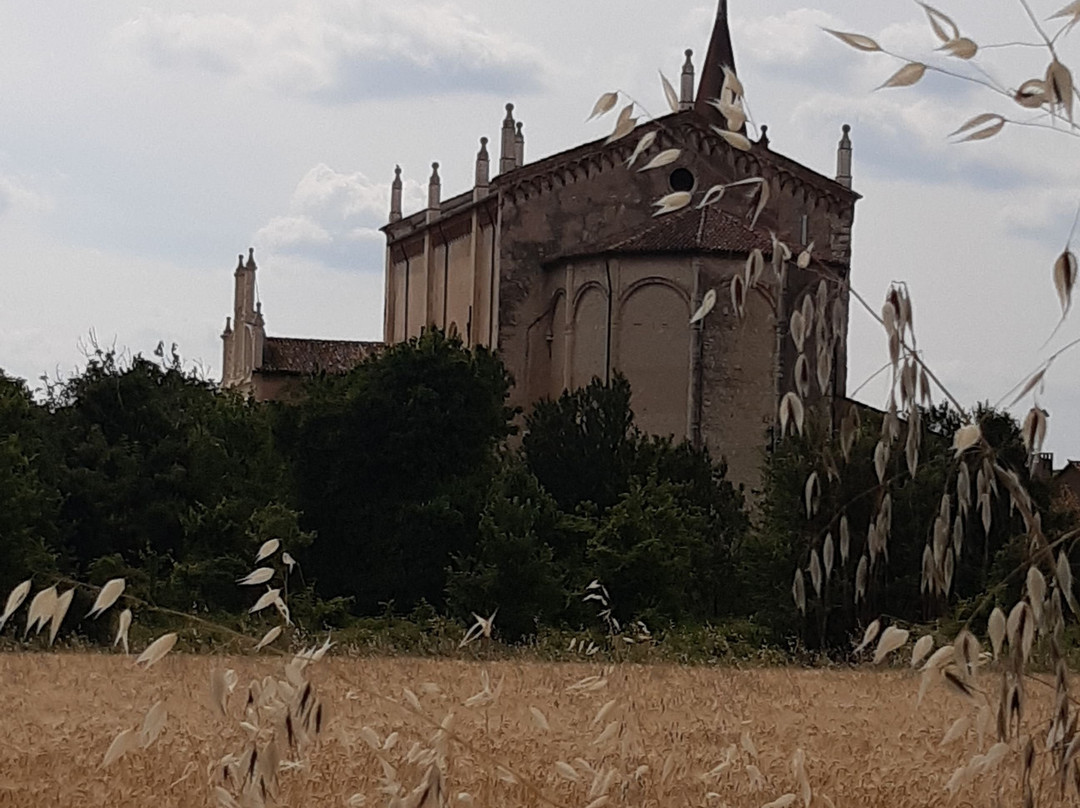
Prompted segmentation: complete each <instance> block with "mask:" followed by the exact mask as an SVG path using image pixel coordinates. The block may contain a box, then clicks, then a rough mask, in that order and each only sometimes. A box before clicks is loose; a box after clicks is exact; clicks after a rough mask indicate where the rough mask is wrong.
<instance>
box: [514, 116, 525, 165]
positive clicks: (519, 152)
mask: <svg viewBox="0 0 1080 808" xmlns="http://www.w3.org/2000/svg"><path fill="white" fill-rule="evenodd" d="M524 125H525V124H523V123H522V122H521V121H518V125H517V132H516V133H515V134H514V166H515V167H520V166H523V165H525V133H524V132H522V131H521V128H522V127H523V126H524Z"/></svg>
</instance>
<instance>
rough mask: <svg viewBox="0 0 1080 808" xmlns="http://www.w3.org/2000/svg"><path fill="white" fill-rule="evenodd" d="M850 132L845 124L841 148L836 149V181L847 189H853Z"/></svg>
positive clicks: (849, 128)
mask: <svg viewBox="0 0 1080 808" xmlns="http://www.w3.org/2000/svg"><path fill="white" fill-rule="evenodd" d="M850 132H851V127H850V126H848V125H847V124H846V123H845V124H844V126H843V136H842V137H841V138H840V146H839V147H838V148H837V149H836V181H837V182H838V183H840V184H841V185H843V186H844V187H845V188H850V187H851V138H850V137H848V133H850Z"/></svg>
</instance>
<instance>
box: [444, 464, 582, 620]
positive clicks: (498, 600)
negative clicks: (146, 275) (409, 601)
mask: <svg viewBox="0 0 1080 808" xmlns="http://www.w3.org/2000/svg"><path fill="white" fill-rule="evenodd" d="M572 530H573V526H572V524H571V520H568V519H567V517H566V516H565V515H564V514H563V513H562V512H561V511H560V510H559V507H558V505H557V504H556V502H555V500H554V499H553V498H552V497H551V495H550V494H548V493H547V492H546V491H544V489H543V488H541V486H540V483H539V482H538V481H537V479H536V477H535V476H533V475H532V474H531V473H530V472H529V470H528V469H527V468H526V467H525V465H524V464H523V463H522V462H521V461H520V459H518V458H516V457H514V456H513V455H508V456H507V457H506V458H505V460H504V462H503V464H502V466H501V468H500V469H499V472H498V473H497V474H496V476H495V478H494V480H493V481H492V484H491V488H490V490H489V492H488V495H487V499H486V502H485V503H484V508H483V511H482V512H481V514H480V532H479V538H478V540H477V542H476V545H475V547H474V548H473V550H472V552H471V553H470V554H468V555H458V556H455V557H454V558H453V564H452V568H451V570H450V572H449V575H448V579H447V604H448V606H449V608H450V609H451V611H452V612H453V613H455V614H456V616H458V617H460V618H462V619H466V620H467V619H468V618H469V615H470V614H471V613H473V612H482V613H483V614H484V615H488V614H491V613H492V612H494V611H496V610H498V616H499V619H498V624H497V625H498V629H499V634H500V636H502V637H504V638H506V639H509V640H511V641H515V640H519V639H521V638H522V637H526V636H529V635H531V634H534V633H535V632H536V629H537V628H538V627H539V626H543V625H553V624H555V623H557V622H558V621H559V619H560V618H562V617H563V616H564V615H565V612H566V608H567V604H568V601H569V599H570V597H571V595H570V592H569V591H568V589H567V569H566V568H565V566H564V565H563V564H561V563H560V562H559V560H558V559H557V558H556V554H555V551H554V549H553V547H556V546H560V545H564V544H565V543H566V542H565V539H564V538H563V534H565V533H566V532H567V531H572Z"/></svg>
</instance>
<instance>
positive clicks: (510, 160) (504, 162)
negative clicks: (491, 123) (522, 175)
mask: <svg viewBox="0 0 1080 808" xmlns="http://www.w3.org/2000/svg"><path fill="white" fill-rule="evenodd" d="M515 136H516V132H515V127H514V105H513V104H507V105H506V117H505V118H503V125H502V143H501V144H500V146H501V149H500V151H499V173H500V174H505V173H506V172H508V171H513V170H514V168H515V166H516V162H517V161H516V159H515V154H516V152H517V145H516V144H515V142H514V139H515Z"/></svg>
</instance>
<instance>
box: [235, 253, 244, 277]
mask: <svg viewBox="0 0 1080 808" xmlns="http://www.w3.org/2000/svg"><path fill="white" fill-rule="evenodd" d="M243 271H244V254H243V253H240V254H239V255H238V256H236V272H237V274H239V273H241V272H243Z"/></svg>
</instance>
